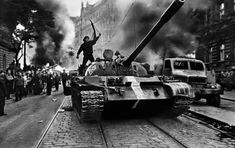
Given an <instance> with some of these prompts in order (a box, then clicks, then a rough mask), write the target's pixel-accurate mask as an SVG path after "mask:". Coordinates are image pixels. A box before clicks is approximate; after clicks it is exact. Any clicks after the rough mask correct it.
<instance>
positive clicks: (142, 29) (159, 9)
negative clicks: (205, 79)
mask: <svg viewBox="0 0 235 148" xmlns="http://www.w3.org/2000/svg"><path fill="white" fill-rule="evenodd" d="M170 3H171V1H165V0H164V1H163V0H162V1H153V2H152V3H151V4H147V3H143V2H136V3H134V4H133V6H132V8H131V9H130V14H129V15H128V17H127V20H126V21H125V23H124V24H123V28H122V29H123V32H124V36H123V37H124V42H123V43H122V46H121V49H133V47H134V46H135V47H136V46H137V45H138V44H139V42H140V41H141V40H142V39H143V38H144V36H145V35H146V34H147V33H148V32H149V31H150V29H151V28H152V27H153V26H154V25H155V23H156V22H157V20H158V19H159V18H160V16H161V15H162V13H163V12H164V11H165V10H166V9H167V7H168V6H169V5H170ZM195 4H196V3H195ZM203 12H204V11H202V10H199V9H194V8H192V7H189V6H188V5H187V9H186V8H181V9H180V10H179V11H178V12H177V13H176V14H175V16H173V18H172V19H171V20H170V21H169V22H168V23H167V24H166V25H165V26H163V28H162V29H161V30H160V31H159V32H158V33H157V34H156V36H155V37H154V38H153V39H152V40H151V41H150V43H149V44H148V45H147V48H148V49H151V50H152V51H154V52H155V53H157V54H160V55H161V57H165V56H167V57H175V56H182V55H185V54H188V53H192V52H193V50H194V49H193V47H192V42H194V41H195V37H196V36H195V35H196V32H197V31H198V28H199V26H200V25H202V20H203ZM143 59H144V57H140V58H139V59H138V60H140V61H142V60H143Z"/></svg>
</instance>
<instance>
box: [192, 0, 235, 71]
mask: <svg viewBox="0 0 235 148" xmlns="http://www.w3.org/2000/svg"><path fill="white" fill-rule="evenodd" d="M199 45H200V46H199V49H198V50H197V52H196V58H197V59H200V60H203V61H204V62H205V63H206V64H207V65H208V66H210V67H212V68H214V69H215V71H217V72H221V71H228V70H231V69H235V0H218V1H213V4H212V5H211V7H210V8H209V9H208V10H206V12H205V20H204V26H203V27H202V28H201V29H200V33H199Z"/></svg>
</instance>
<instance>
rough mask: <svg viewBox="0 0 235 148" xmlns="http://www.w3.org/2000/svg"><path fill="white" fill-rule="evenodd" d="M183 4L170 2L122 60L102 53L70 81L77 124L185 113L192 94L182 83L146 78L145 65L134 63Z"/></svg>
mask: <svg viewBox="0 0 235 148" xmlns="http://www.w3.org/2000/svg"><path fill="white" fill-rule="evenodd" d="M183 4H184V0H174V1H173V2H172V3H171V5H170V6H169V7H168V8H167V10H166V11H165V12H164V13H163V14H162V16H161V18H160V19H159V20H158V22H157V23H156V24H155V25H154V27H153V28H152V29H151V30H150V32H149V33H148V34H147V35H146V36H145V37H144V39H143V40H142V41H141V42H140V44H139V45H138V46H137V48H136V49H135V50H134V51H133V52H132V54H131V55H130V56H128V57H127V58H125V57H124V56H122V55H121V54H120V53H119V52H116V53H115V55H116V58H113V51H112V50H110V49H106V50H105V51H104V53H103V57H104V59H99V60H98V61H95V62H93V63H92V64H91V65H90V66H88V67H87V68H86V70H85V71H84V75H83V76H75V77H72V78H71V83H70V86H71V88H70V92H69V93H68V92H66V94H67V95H69V94H71V95H72V104H73V107H74V108H75V110H76V112H77V113H78V115H79V118H80V119H81V120H83V121H84V120H97V119H99V118H100V116H101V115H102V114H107V113H108V114H115V113H117V114H118V113H119V112H122V111H125V112H126V111H127V112H128V113H129V112H135V113H136V112H137V113H142V112H149V113H157V112H158V111H159V110H160V111H161V110H165V111H166V113H167V114H169V115H170V116H172V117H177V116H179V115H181V114H182V113H184V112H185V111H187V110H188V109H189V105H190V104H191V103H192V100H193V99H192V98H194V93H193V91H192V88H191V86H190V85H188V84H187V83H184V82H179V81H174V80H166V79H164V77H159V76H150V75H149V73H148V71H147V70H146V65H143V64H141V63H138V62H135V61H134V60H135V58H136V57H137V56H138V55H139V53H140V52H141V51H142V50H143V49H144V47H145V46H146V45H147V44H148V42H149V41H151V39H152V38H153V37H154V36H155V34H156V33H157V32H158V31H159V30H160V29H161V28H162V27H163V25H164V24H165V23H167V22H168V21H169V20H170V18H171V17H172V16H173V15H174V14H175V13H176V12H177V11H178V10H179V9H180V8H181V6H182V5H183Z"/></svg>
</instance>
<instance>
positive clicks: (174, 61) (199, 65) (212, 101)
mask: <svg viewBox="0 0 235 148" xmlns="http://www.w3.org/2000/svg"><path fill="white" fill-rule="evenodd" d="M162 74H163V75H165V76H168V77H172V78H173V79H176V80H180V81H182V82H186V83H188V84H190V85H191V86H192V88H193V90H194V92H195V100H200V99H201V98H205V99H206V100H207V104H208V105H212V106H216V107H218V106H220V95H221V94H223V89H222V88H221V86H220V85H219V84H217V83H212V82H209V80H208V76H207V72H206V66H205V64H204V63H203V62H202V61H200V60H197V59H193V58H184V57H180V58H166V59H165V60H164V64H163V69H162Z"/></svg>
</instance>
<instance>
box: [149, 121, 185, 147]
mask: <svg viewBox="0 0 235 148" xmlns="http://www.w3.org/2000/svg"><path fill="white" fill-rule="evenodd" d="M145 120H146V121H147V122H149V123H150V124H151V125H152V126H154V127H155V128H157V129H158V130H160V131H161V132H162V133H164V134H165V135H167V136H168V137H170V138H171V139H172V140H174V141H175V142H176V143H178V144H179V145H181V146H182V148H188V146H186V145H185V144H184V143H182V142H180V141H179V140H178V139H176V138H175V137H173V136H172V135H171V134H170V133H168V132H167V131H165V130H164V129H162V128H160V127H159V126H158V125H156V124H155V123H153V122H152V121H151V120H150V119H145Z"/></svg>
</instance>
